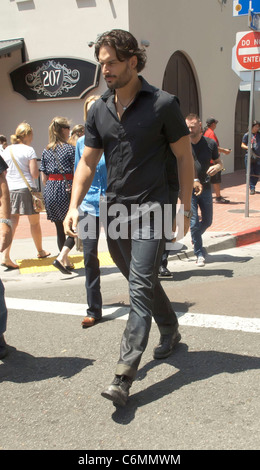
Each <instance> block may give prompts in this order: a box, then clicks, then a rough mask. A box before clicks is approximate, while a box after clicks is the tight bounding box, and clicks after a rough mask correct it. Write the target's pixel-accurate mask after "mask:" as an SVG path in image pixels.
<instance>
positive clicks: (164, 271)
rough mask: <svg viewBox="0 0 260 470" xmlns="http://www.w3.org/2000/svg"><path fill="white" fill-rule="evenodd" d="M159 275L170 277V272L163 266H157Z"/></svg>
mask: <svg viewBox="0 0 260 470" xmlns="http://www.w3.org/2000/svg"><path fill="white" fill-rule="evenodd" d="M159 276H161V277H171V276H172V273H171V272H170V271H169V269H168V268H165V267H164V266H160V267H159Z"/></svg>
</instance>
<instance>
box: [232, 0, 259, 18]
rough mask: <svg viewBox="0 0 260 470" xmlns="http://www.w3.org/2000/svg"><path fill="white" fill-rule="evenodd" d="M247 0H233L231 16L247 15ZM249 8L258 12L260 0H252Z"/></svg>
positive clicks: (248, 2)
mask: <svg viewBox="0 0 260 470" xmlns="http://www.w3.org/2000/svg"><path fill="white" fill-rule="evenodd" d="M249 4H250V1H249V0H233V16H243V15H248V10H249ZM251 4H252V5H251V8H252V10H253V11H254V13H260V0H252V1H251Z"/></svg>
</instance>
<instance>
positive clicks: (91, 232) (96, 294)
mask: <svg viewBox="0 0 260 470" xmlns="http://www.w3.org/2000/svg"><path fill="white" fill-rule="evenodd" d="M86 215H87V214H85V215H84V216H82V217H80V219H79V221H80V224H82V221H83V220H84V218H85V220H86V222H87V224H86V225H85V227H82V229H83V232H84V231H85V232H87V236H86V237H84V236H83V237H82V244H83V254H84V266H85V287H86V296H87V304H88V308H87V315H88V316H90V317H93V318H95V319H96V320H100V318H101V317H102V296H101V290H100V268H99V259H98V240H99V234H100V227H99V217H95V216H92V215H90V214H88V215H87V219H86Z"/></svg>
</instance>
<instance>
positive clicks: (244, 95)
mask: <svg viewBox="0 0 260 470" xmlns="http://www.w3.org/2000/svg"><path fill="white" fill-rule="evenodd" d="M249 101H250V92H249V91H240V90H239V91H238V94H237V101H236V110H235V135H234V144H235V161H234V169H235V170H242V169H245V150H243V149H242V148H241V142H242V138H243V135H244V134H245V133H246V132H247V131H248V119H249Z"/></svg>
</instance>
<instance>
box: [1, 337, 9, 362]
mask: <svg viewBox="0 0 260 470" xmlns="http://www.w3.org/2000/svg"><path fill="white" fill-rule="evenodd" d="M7 354H8V350H7V347H6V342H5V339H4V335H0V359H4V357H5V356H7Z"/></svg>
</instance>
